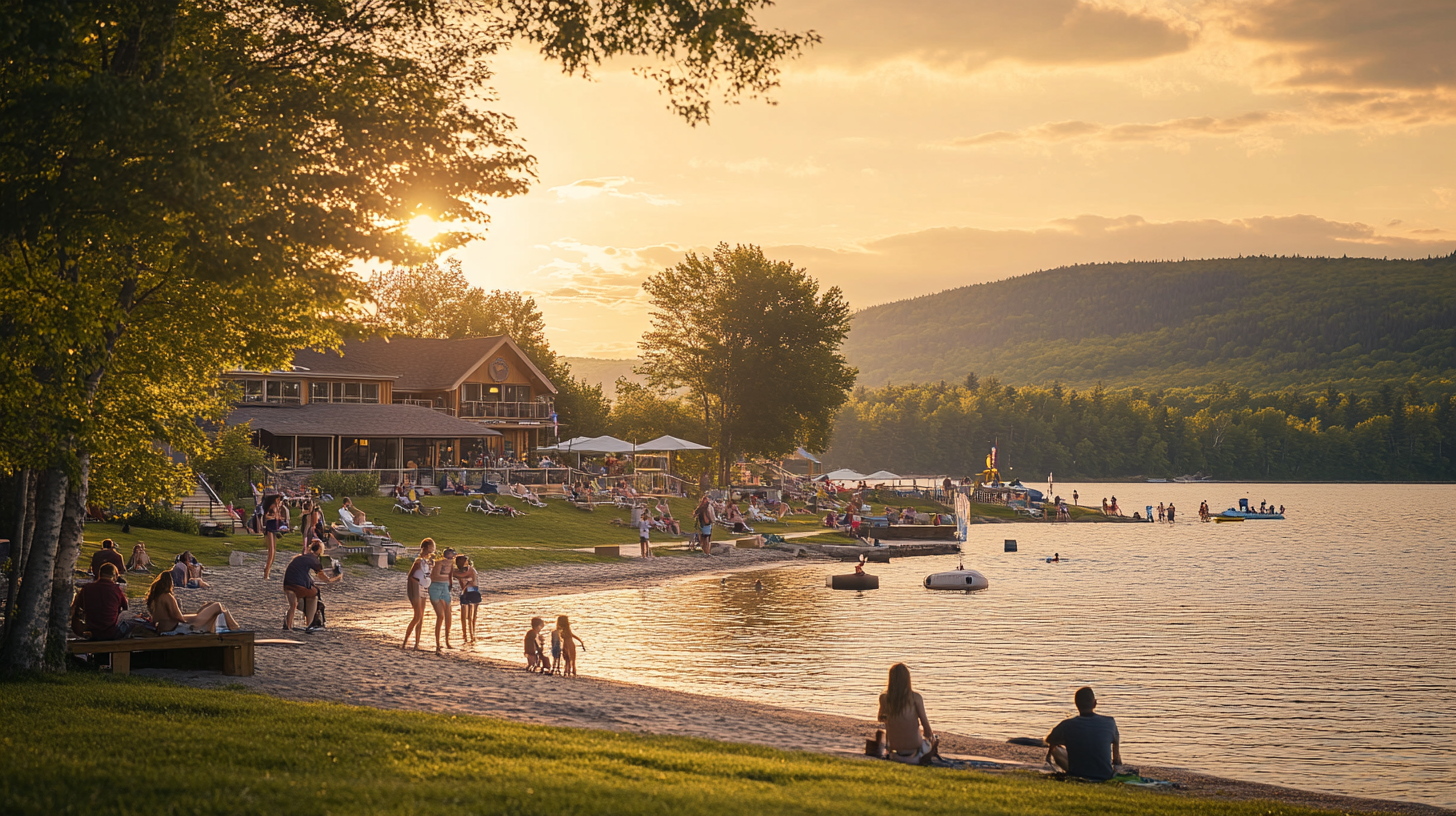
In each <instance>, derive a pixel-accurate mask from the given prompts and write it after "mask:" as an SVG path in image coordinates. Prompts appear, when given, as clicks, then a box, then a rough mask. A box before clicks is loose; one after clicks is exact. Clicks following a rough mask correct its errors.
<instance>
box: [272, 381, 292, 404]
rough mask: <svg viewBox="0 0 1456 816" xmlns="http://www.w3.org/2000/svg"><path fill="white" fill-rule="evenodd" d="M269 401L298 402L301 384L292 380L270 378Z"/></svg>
mask: <svg viewBox="0 0 1456 816" xmlns="http://www.w3.org/2000/svg"><path fill="white" fill-rule="evenodd" d="M266 393H267V395H268V397H267V400H266V401H267V402H272V403H288V404H291V405H297V404H298V394H299V384H298V383H297V382H295V381H292V380H268V384H267V389H266Z"/></svg>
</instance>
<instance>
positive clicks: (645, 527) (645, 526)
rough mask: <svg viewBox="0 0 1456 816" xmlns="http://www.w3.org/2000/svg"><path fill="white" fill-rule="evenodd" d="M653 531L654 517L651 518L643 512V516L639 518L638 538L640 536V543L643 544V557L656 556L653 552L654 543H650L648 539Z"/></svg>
mask: <svg viewBox="0 0 1456 816" xmlns="http://www.w3.org/2000/svg"><path fill="white" fill-rule="evenodd" d="M651 532H652V519H651V518H649V517H648V516H647V514H646V513H643V514H642V518H640V519H638V520H637V538H638V543H640V544H641V545H642V557H643V558H654V557H655V556H653V554H652V544H651V543H649V542H648V540H647V539H648V535H649V534H650V533H651Z"/></svg>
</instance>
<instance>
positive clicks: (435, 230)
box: [404, 215, 445, 244]
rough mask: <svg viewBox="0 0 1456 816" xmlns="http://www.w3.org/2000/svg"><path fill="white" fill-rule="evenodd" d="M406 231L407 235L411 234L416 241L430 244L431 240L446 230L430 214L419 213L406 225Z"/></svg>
mask: <svg viewBox="0 0 1456 816" xmlns="http://www.w3.org/2000/svg"><path fill="white" fill-rule="evenodd" d="M404 231H405V233H406V234H407V235H409V237H411V238H413V239H415V240H416V241H419V242H420V243H422V244H428V243H430V242H431V241H433V240H435V237H436V236H437V235H439V234H440V233H442V232H444V231H445V230H444V228H442V227H441V226H440V224H439V223H438V222H436V221H435V219H433V218H431V217H430V216H428V215H417V216H415V217H414V218H413V219H411V220H410V222H409V223H408V224H406V225H405V228H404Z"/></svg>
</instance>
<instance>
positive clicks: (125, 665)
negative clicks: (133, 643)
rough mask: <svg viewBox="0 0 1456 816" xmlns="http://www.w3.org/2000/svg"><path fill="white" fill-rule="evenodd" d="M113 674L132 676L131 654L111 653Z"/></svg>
mask: <svg viewBox="0 0 1456 816" xmlns="http://www.w3.org/2000/svg"><path fill="white" fill-rule="evenodd" d="M111 673H112V674H122V675H125V674H131V652H112V653H111Z"/></svg>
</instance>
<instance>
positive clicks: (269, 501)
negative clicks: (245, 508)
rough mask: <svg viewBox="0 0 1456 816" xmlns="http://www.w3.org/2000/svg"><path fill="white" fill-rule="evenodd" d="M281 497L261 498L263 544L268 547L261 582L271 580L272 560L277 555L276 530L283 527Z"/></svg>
mask: <svg viewBox="0 0 1456 816" xmlns="http://www.w3.org/2000/svg"><path fill="white" fill-rule="evenodd" d="M282 507H283V497H282V496H280V495H279V494H277V493H270V494H268V495H266V496H264V497H263V543H264V544H266V545H267V546H268V560H267V561H266V562H264V564H263V580H264V581H268V580H272V578H273V559H274V558H275V557H277V555H278V530H279V528H281V527H282V526H283V514H282V512H281V509H280V508H282Z"/></svg>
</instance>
